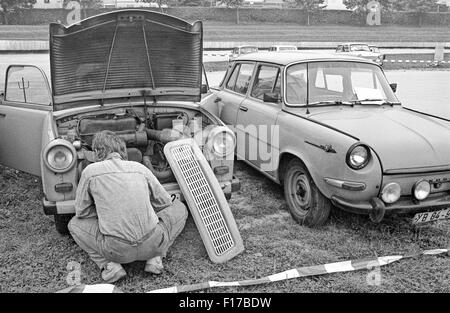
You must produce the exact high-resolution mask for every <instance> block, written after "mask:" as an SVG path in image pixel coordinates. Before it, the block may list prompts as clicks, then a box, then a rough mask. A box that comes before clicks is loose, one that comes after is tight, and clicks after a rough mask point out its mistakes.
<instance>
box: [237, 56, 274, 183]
mask: <svg viewBox="0 0 450 313" xmlns="http://www.w3.org/2000/svg"><path fill="white" fill-rule="evenodd" d="M265 94H266V95H269V96H270V97H271V98H272V100H271V101H272V102H269V101H266V102H265V101H264V95H265ZM274 99H277V100H275V101H274ZM266 100H268V99H266ZM280 100H281V68H280V67H279V66H277V65H272V64H261V63H260V64H258V65H257V67H256V70H255V74H254V78H253V80H252V86H251V90H250V91H249V93H248V97H247V98H245V99H244V101H242V103H241V105H240V107H239V111H238V115H237V126H236V133H237V136H236V140H237V143H238V149H240V150H238V153H237V155H238V157H243V158H244V159H245V160H247V161H249V162H251V163H252V164H253V165H254V166H256V167H257V168H259V169H260V170H262V171H265V172H267V173H268V174H269V175H271V172H272V171H273V170H274V167H273V166H272V160H273V154H274V153H277V151H278V126H277V118H278V114H279V113H280V111H281V101H280Z"/></svg>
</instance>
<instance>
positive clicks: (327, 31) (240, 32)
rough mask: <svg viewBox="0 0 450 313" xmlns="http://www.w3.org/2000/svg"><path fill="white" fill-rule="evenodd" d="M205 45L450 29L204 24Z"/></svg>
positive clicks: (42, 36)
mask: <svg viewBox="0 0 450 313" xmlns="http://www.w3.org/2000/svg"><path fill="white" fill-rule="evenodd" d="M1 39H30V40H31V39H34V40H47V39H48V25H37V26H27V25H0V40H1ZM204 41H250V42H254V41H261V42H281V41H333V42H336V41H373V42H382V41H391V42H398V41H403V42H405V41H412V42H424V41H426V42H434V41H445V42H449V41H450V28H449V27H430V26H427V27H407V26H379V27H360V26H341V25H320V26H309V27H308V26H302V25H296V24H268V23H264V24H239V25H236V24H230V23H218V22H211V21H205V22H204Z"/></svg>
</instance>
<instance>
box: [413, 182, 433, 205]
mask: <svg viewBox="0 0 450 313" xmlns="http://www.w3.org/2000/svg"><path fill="white" fill-rule="evenodd" d="M423 183H426V185H427V189H428V190H427V191H426V195H425V196H424V197H419V196H418V195H417V192H418V191H420V190H418V188H419V186H420V185H421V184H423ZM430 193H431V184H430V182H429V181H428V180H426V179H421V180H418V181H416V182H415V183H414V186H413V188H412V194H413V196H414V199H416V200H418V201H423V200H425V199H426V198H428V196H429V195H430Z"/></svg>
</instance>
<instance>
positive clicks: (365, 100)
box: [350, 99, 401, 105]
mask: <svg viewBox="0 0 450 313" xmlns="http://www.w3.org/2000/svg"><path fill="white" fill-rule="evenodd" d="M378 101H382V103H380V104H379V105H401V103H400V102H392V101H388V100H386V99H361V100H352V101H350V102H351V103H353V104H359V105H361V104H362V103H363V102H378Z"/></svg>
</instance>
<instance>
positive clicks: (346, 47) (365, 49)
mask: <svg viewBox="0 0 450 313" xmlns="http://www.w3.org/2000/svg"><path fill="white" fill-rule="evenodd" d="M372 47H375V46H369V45H368V44H365V43H357V42H346V43H342V44H340V45H338V46H337V48H336V51H335V52H336V53H339V54H346V55H352V56H356V57H360V58H364V59H367V60H372V61H373V62H375V63H377V64H379V65H383V61H384V59H385V55H384V54H382V53H381V52H380V51H379V49H378V47H375V48H377V49H376V50H375V49H374V48H372Z"/></svg>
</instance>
